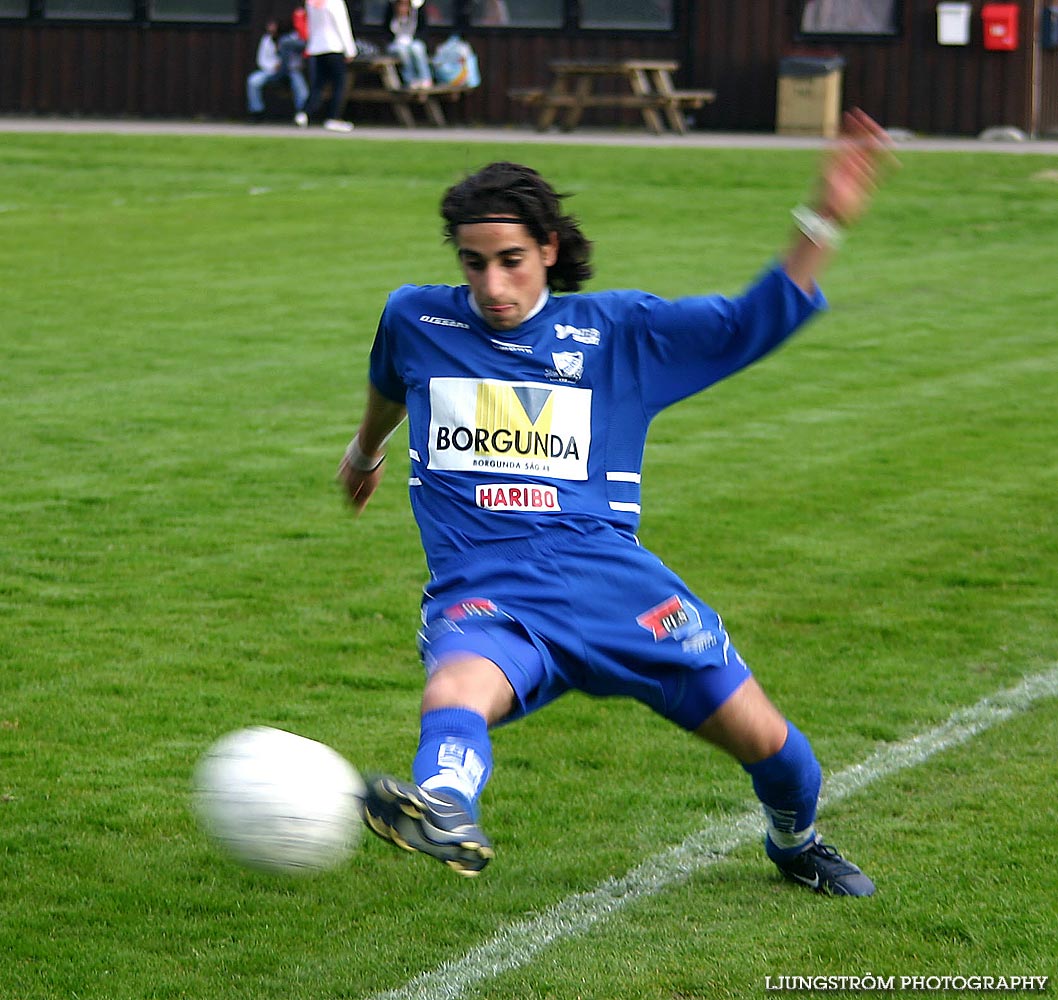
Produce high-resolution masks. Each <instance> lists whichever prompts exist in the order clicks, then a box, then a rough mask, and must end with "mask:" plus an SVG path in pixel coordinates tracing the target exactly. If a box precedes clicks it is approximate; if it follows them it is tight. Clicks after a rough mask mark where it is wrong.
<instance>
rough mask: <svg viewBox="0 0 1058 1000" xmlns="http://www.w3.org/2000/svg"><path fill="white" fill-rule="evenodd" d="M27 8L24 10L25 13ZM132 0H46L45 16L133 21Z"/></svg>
mask: <svg viewBox="0 0 1058 1000" xmlns="http://www.w3.org/2000/svg"><path fill="white" fill-rule="evenodd" d="M24 14H25V10H23V15H24ZM132 14H133V10H132V0H45V2H44V16H45V17H50V18H65V19H68V20H85V21H131V20H132Z"/></svg>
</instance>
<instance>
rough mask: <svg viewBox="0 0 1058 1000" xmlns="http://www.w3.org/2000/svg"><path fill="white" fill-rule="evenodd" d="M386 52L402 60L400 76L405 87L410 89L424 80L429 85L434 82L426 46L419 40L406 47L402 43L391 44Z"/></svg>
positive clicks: (416, 39) (414, 40)
mask: <svg viewBox="0 0 1058 1000" xmlns="http://www.w3.org/2000/svg"><path fill="white" fill-rule="evenodd" d="M386 51H387V52H388V53H389V54H390V55H393V56H396V57H397V58H398V59H399V60H400V75H401V78H402V79H403V80H404V85H405V86H408V87H410V86H411V85H412V84H413V83H416V82H417V81H419V80H423V81H425V82H427V83H432V82H433V77H432V76H431V75H430V60H429V57H428V56H427V55H426V45H425V43H424V42H422V41H421V40H420V39H418V38H413V39H412V40H411V41H410V42H409V43H407V44H406V45H401V43H400V42H390V44H389V46H388V47H387V49H386Z"/></svg>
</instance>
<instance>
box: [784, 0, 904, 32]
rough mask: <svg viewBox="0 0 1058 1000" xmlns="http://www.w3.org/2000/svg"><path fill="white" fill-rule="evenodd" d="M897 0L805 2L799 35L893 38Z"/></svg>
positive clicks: (897, 29) (897, 9)
mask: <svg viewBox="0 0 1058 1000" xmlns="http://www.w3.org/2000/svg"><path fill="white" fill-rule="evenodd" d="M899 6H900V5H899V3H898V2H897V0H807V2H806V3H805V5H804V8H803V10H802V11H801V34H802V35H846V36H848V35H853V36H855V35H864V36H868V37H872V36H873V37H877V36H879V35H883V36H884V35H890V36H891V35H896V34H899V32H900V17H899V15H900V10H899Z"/></svg>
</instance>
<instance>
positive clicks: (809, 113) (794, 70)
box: [775, 56, 845, 138]
mask: <svg viewBox="0 0 1058 1000" xmlns="http://www.w3.org/2000/svg"><path fill="white" fill-rule="evenodd" d="M844 69H845V60H844V58H843V57H841V56H787V57H786V58H785V59H780V60H779V94H778V100H777V102H776V103H777V107H776V115H775V129H776V131H777V132H778V133H779V135H822V136H826V137H827V138H833V137H834V136H836V135H837V134H838V132H839V131H840V129H841V87H842V76H843V71H844Z"/></svg>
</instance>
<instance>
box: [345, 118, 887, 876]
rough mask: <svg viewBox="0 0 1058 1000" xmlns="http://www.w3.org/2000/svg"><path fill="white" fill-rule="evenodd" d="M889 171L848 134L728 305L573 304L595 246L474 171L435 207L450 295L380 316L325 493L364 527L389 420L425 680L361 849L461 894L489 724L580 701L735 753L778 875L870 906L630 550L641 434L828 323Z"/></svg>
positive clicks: (771, 732) (679, 608)
mask: <svg viewBox="0 0 1058 1000" xmlns="http://www.w3.org/2000/svg"><path fill="white" fill-rule="evenodd" d="M891 156H892V154H891V152H890V151H889V143H888V141H887V138H886V135H885V133H884V131H883V130H882V129H881V128H880V127H879V126H878V125H877V124H876V123H875V122H874V121H872V120H871V119H870V118H869V117H868V116H866V115H865V114H863V113H862V112H859V111H854V112H851V113H849V114H847V115H846V116H845V120H844V124H843V133H842V136H841V138H840V139H839V140H837V141H836V142H835V143H834V144H832V147H831V149H830V150H829V152H828V154H827V156H826V158H825V160H824V163H823V167H822V170H821V173H820V177H819V181H818V185H817V190H816V192H815V196H814V201H813V204H812V205H811V207H807V206H801V207H799V208H797V209H795V210H794V221H795V223H796V228H795V231H794V236H793V240H792V243H791V245H790V248H789V250H788V251H787V252H786V254H785V255H784V257H783V258H782V259H781V261H779V262H778V263H777V264H775V265H774V266H771V267H769V268H767V269H766V270H765V271H764V272H763V273H762V274H761V275H760V277H758V278H757V279H756V281H754V282H753V283H752V284H751V285H750V286H749V288H748V289H747V290H746V291H745V292H744V293H743V294H742V295H741V296H738V297H736V298H727V297H723V296H719V295H709V296H696V297H689V298H682V299H677V300H673V301H667V300H664V299H661V298H658V297H657V296H654V295H650V294H647V293H645V292H639V291H608V292H597V293H591V294H586V293H578V289H579V288H580V287H581V285H582V283H583V282H584V281H586V280H587V279H588V278H589V277H590V276H591V266H590V263H589V259H590V254H591V244H590V243H589V242H588V240H587V239H586V238H585V237H584V235H583V233H582V232H581V230H580V228H579V225H578V223H577V221H576V220H575V219H574V218H573V217H572V216H570V215H568V214H564V212H563V205H562V196H560V195H558V194H556V192H555V191H554V190H553V189H552V187H551V186H550V185H549V184H548V183H547V182H546V181H545V180H544V179H543V178H542V177H541V176H540V175H539V174H538V173H536V172H535V171H534V170H532V169H530V168H529V167H526V166H522V165H518V164H513V163H493V164H490V165H489V166H486V167H484V168H483V169H481V170H480V171H478V172H477V173H475V174H473V175H472V176H469V177H467V178H466V179H465V180H463V181H462V182H460V183H458V184H456V185H454V186H453V187H452V188H450V189H449V190H448V191H447V192H446V194H445V196H444V199H443V201H442V204H441V214H442V216H443V218H444V225H445V234H446V236H447V238H448V240H449V241H450V242H451V243H453V244H454V246H455V249H456V254H457V257H458V260H459V264H460V266H461V269H462V272H463V276H464V278H465V279H466V284H464V285H459V286H455V287H453V286H449V285H426V286H414V285H405V286H404V287H402V288H399V289H397V290H396V291H395V292H393V293H392V294H391V295H390V297H389V299H388V301H387V303H386V306H385V309H384V311H383V313H382V317H381V320H380V322H379V326H378V332H377V335H376V338H375V341H374V345H373V347H372V350H371V357H370V366H369V386H368V400H367V404H366V409H365V412H364V416H363V420H362V422H361V423H360V426H359V429H358V430H357V433H356V435H355V437H354V438H353V440H352V442H351V443H350V445H349V447H348V449H347V450H346V453H345V455H344V457H343V459H342V462H341V465H340V467H339V473H338V474H339V479H340V481H341V483H342V485H343V486H344V489H345V491H346V493H347V495H348V498H349V500H350V502H351V504H352V506H353V508H354V509H355V511H356V512H357V513H360V512H362V511H363V508H364V505H365V504H366V503H367V502H368V500H369V499H370V498H371V496H372V494H373V493H374V492H375V490H376V488H377V487H378V485H379V482H380V479H381V476H382V471H383V460H384V458H385V447H386V443H387V441H388V439H389V437H390V435H391V434H392V433H393V431H394V430H395V429H396V427H397V426H398V425H399V424H400V423H401V422H402V421H403V420H404V419H405V417H407V419H408V438H409V454H410V458H411V473H410V478H409V489H410V495H411V503H412V508H413V511H414V513H415V517H416V520H417V523H418V526H419V530H420V534H421V538H422V544H423V548H424V550H425V553H426V558H427V563H428V567H429V573H430V579H429V582H428V583H427V585H426V587H425V589H424V596H423V604H422V629H421V632H420V637H419V638H420V643H419V644H420V652H421V655H422V659H423V663H424V665H425V669H426V683H425V689H424V692H423V697H422V716H421V730H420V732H421V738H420V742H419V747H418V751H417V753H416V754H415V757H414V761H413V763H412V777H413V779H414V780H413V781H404V780H398V779H397V778H394V777H389V776H382V777H378V778H375V779H374V780H372V781H371V782H370V783H369V787H368V792H367V796H366V799H365V803H364V807H363V808H364V819H365V821H366V823H367V824H368V826H369V827H370V828H371V829H372V830H373V831H374V832H375V833H376V834H378V835H379V836H381V837H383V838H384V839H386V840H389V841H391V842H393V843H395V844H397V845H399V846H400V847H402V848H405V849H407V850H411V851H420V852H422V853H424V854H428V855H431V856H433V857H435V858H437V859H439V860H441V861H443V862H445V863H446V864H448V865H449V866H451V867H452V868H453V869H455V870H456V871H458V872H460V873H461V874H463V875H476V874H477V873H478V872H479V871H481V869H483V868H484V867H485V865H486V864H487V863H488V862H489V860H490V859H491V858H492V857H493V853H494V852H493V848H492V845H491V843H490V841H489V839H488V837H486V835H485V833H484V832H483V831H482V830H481V828H480V827H479V825H478V823H479V820H478V805H477V804H478V800H479V797H480V795H481V792H482V789H483V788H484V786H485V783H486V782H487V781H488V779H489V774H490V772H491V770H492V752H491V744H490V738H489V728H490V727H491V726H495V725H497V724H499V723H506V722H510V721H512V720H514V719H517V718H519V717H520V716H523V715H526V714H528V713H529V712H533V711H535V710H537V709H539V708H542V707H543V706H544V705H546V704H548V703H549V702H551V701H553V700H554V699H556V698H558V697H559V696H560V695H561V694H563V693H564V692H566V691H568V690H570V689H577V690H580V691H584V692H586V693H588V694H591V695H597V696H611V695H620V696H627V697H632V698H636V699H638V700H639V701H641V702H643V703H644V704H646V705H648V706H649V707H650V708H651V709H653V710H654V711H655V712H657V713H658V714H660V715H662V716H664V717H665V718H666V719H669V720H671V721H672V722H674V723H675V724H676V725H678V726H681V727H683V728H684V729H686V730H689V731H690V732H692V733H694V734H696V735H697V736H699V737H701V738H702V739H703V740H705V741H707V742H709V743H712V744H714V745H715V746H717V747H719V748H720V749H722V750H724V751H726V752H727V753H728V754H730V755H731V756H732V757H734V758H735V759H736V760H737V761H738V762H739V763H740V764H741V765H742V767H743V768H744V769H745V770H746V771H747V772H748V774H749V776H750V779H751V780H752V784H753V789H754V791H755V792H756V794H757V796H758V798H759V799H760V801H761V803H762V805H763V809H764V815H765V820H766V828H767V834H766V839H765V850H766V852H767V856H768V857H769V858H770V859H771V860H772V861H773V862H774V863H775V864H776V865H777V866H778V868H779V869H780V871H781V872H782V873H783V874H784V875H785V876H786V877H787V878H789V879H791V880H793V881H795V882H797V883H800V884H802V885H805V886H807V887H809V888H811V889H815V890H817V891H819V892H824V893H828V894H832V895H849V896H868V895H870V894H871V893H872V892H873V891H874V884H873V883H872V882H871V880H870V879H869V878H868V877H867V876H866V875H864V874H863V873H862V872H861V871H860V869H859V868H858V867H856V866H855V865H853V864H852V863H850V862H849V861H847V860H845V859H844V858H843V857H842V856H841V855H840V854H839V853H838V852H837V851H836V850H835V849H834V848H833V847H831V846H829V845H827V844H825V843H823V841H822V840H821V838H820V836H819V834H817V832H816V829H815V816H816V803H817V799H818V795H819V790H820V784H821V771H820V767H819V764H818V762H817V761H816V758H815V755H814V753H813V751H812V748H811V746H810V744H809V742H808V740H807V739H806V737H805V736H804V735H803V734H802V733H801V732H800V731H799V730H798V729H797V728H796V726H794V724H793V723H792V722H790V721H788V720H787V719H786V718H785V717H784V716H783V714H782V713H781V712H780V711H779V710H778V709H777V708H776V707H775V706H774V705H773V703H772V702H771V701H770V700H769V699H768V697H767V696H766V695H765V693H764V691H763V689H762V688H761V686H760V684H759V683H758V682H757V680H756V679H755V678H754V677H753V676H752V674H751V673H750V671H749V669H748V668H747V666H746V664H745V663H744V662H743V660H742V657H741V656H739V654H738V652H737V650H736V648H735V645H734V643H733V642H732V639H731V638H730V637H729V635H728V633H727V631H726V629H725V627H724V624H723V622H722V621H721V619H720V617H719V615H718V614H717V613H716V612H715V611H714V610H713V609H712V608H711V607H709V605H708V604H706V603H705V602H704V601H702V600H701V599H700V598H699V597H698V596H696V595H695V594H694V593H692V592H691V591H690V590H689V589H688V587H687V586H686V585H685V584H684V583H683V581H682V580H681V579H679V578H678V577H677V576H676V575H675V574H674V573H672V572H671V571H670V570H669V569H668V568H667V567H666V566H665V565H664V564H663V563H662V562H661V561H660V560H659V559H658V558H656V557H655V556H654V555H652V554H651V553H650V552H648V551H647V550H646V549H644V548H643V547H642V546H641V545H640V544H639V542H638V540H637V538H636V534H635V532H636V529H637V525H638V521H639V513H640V505H639V499H640V469H641V466H642V461H643V449H644V444H645V439H646V435H647V429H648V426H649V424H650V421H651V419H652V418H653V417H654V416H655V415H656V414H657V413H658V412H660V411H661V410H662V409H664V408H665V407H667V406H669V405H671V404H673V403H676V402H678V401H679V400H681V399H684V398H686V397H687V396H690V395H692V394H693V393H697V392H700V391H701V390H703V389H705V388H707V387H708V386H710V385H712V384H713V383H715V382H718V381H719V380H721V379H723V378H726V377H727V376H729V375H732V374H734V373H735V372H737V371H739V370H740V369H742V368H745V367H746V366H747V365H749V364H751V363H752V362H754V361H756V360H757V359H759V358H761V357H763V356H764V355H765V354H767V353H768V352H769V351H771V350H773V349H774V348H776V347H777V346H778V345H779V344H781V343H782V342H783V341H784V340H786V338H787V337H789V336H790V335H791V334H792V333H793V332H794V331H795V330H796V329H797V328H798V327H800V326H801V325H802V324H803V323H804V322H805V321H806V320H808V319H809V318H810V317H812V316H813V315H814V314H815V313H816V312H817V311H819V310H820V309H821V308H822V307H823V306H824V304H825V302H824V299H823V296H822V294H821V292H820V291H819V289H818V287H817V285H816V277H817V275H818V274H819V273H820V271H821V270H822V268H823V266H824V264H825V262H826V261H827V259H828V257H829V256H830V255H831V253H832V251H833V249H834V248H835V246H836V245H837V243H838V242H839V240H840V236H841V230H842V229H843V227H845V226H846V225H848V224H849V223H851V222H853V221H854V220H855V219H856V218H857V217H858V216H859V215H860V214H861V212H862V211H863V210H864V208H865V207H866V203H867V201H868V199H869V195H870V193H871V191H872V189H873V187H874V184H875V181H876V178H877V175H878V172H879V169H880V167H881V165H882V163H883V161H884V160H886V159H888V158H891ZM556 292H560V293H576V294H554V293H556Z"/></svg>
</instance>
